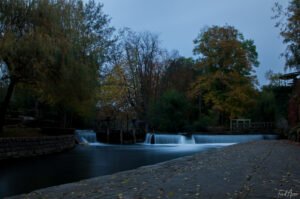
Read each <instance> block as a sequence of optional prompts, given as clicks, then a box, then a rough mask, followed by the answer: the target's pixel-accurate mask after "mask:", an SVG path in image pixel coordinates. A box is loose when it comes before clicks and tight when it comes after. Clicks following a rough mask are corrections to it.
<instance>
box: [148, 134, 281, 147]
mask: <svg viewBox="0 0 300 199" xmlns="http://www.w3.org/2000/svg"><path fill="white" fill-rule="evenodd" d="M277 138H278V136H277V135H271V134H269V135H262V134H257V135H199V134H191V135H181V134H153V133H147V134H146V139H145V142H144V143H145V144H211V143H243V142H250V141H258V140H275V139H277Z"/></svg>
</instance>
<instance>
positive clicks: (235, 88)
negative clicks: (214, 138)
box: [191, 26, 259, 125]
mask: <svg viewBox="0 0 300 199" xmlns="http://www.w3.org/2000/svg"><path fill="white" fill-rule="evenodd" d="M194 43H195V48H194V54H195V55H199V59H198V67H199V69H200V70H201V73H202V75H200V76H199V77H198V78H197V80H196V81H195V84H194V87H193V89H192V92H191V94H192V95H194V96H198V97H199V96H200V97H201V98H202V100H203V101H204V103H205V104H206V106H211V108H212V109H213V110H215V111H217V112H219V115H220V117H219V120H220V121H219V123H220V124H222V125H224V123H225V121H226V119H229V118H235V117H240V116H243V115H244V114H245V113H246V111H247V110H248V109H249V108H250V107H251V106H252V105H253V103H254V97H255V95H256V90H255V82H256V77H255V76H253V74H252V72H253V67H254V66H258V65H259V63H258V61H257V56H258V55H257V52H256V47H255V45H254V42H253V41H252V40H245V39H244V37H243V35H242V34H241V33H240V32H239V31H238V30H236V29H235V28H234V27H232V26H223V27H219V26H212V27H209V28H207V29H205V30H204V31H202V32H201V33H200V34H199V36H198V37H197V38H196V39H195V41H194Z"/></svg>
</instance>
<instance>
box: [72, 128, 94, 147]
mask: <svg viewBox="0 0 300 199" xmlns="http://www.w3.org/2000/svg"><path fill="white" fill-rule="evenodd" d="M75 136H76V138H77V141H78V142H79V144H88V145H92V144H97V143H99V142H98V141H97V135H96V132H95V131H92V130H76V131H75Z"/></svg>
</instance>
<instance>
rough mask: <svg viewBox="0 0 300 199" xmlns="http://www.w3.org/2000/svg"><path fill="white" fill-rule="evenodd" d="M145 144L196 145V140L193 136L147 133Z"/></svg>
mask: <svg viewBox="0 0 300 199" xmlns="http://www.w3.org/2000/svg"><path fill="white" fill-rule="evenodd" d="M153 136H154V138H153ZM145 144H195V139H194V137H193V136H192V135H190V136H188V135H187V136H186V135H177V134H151V133H147V134H146V139H145Z"/></svg>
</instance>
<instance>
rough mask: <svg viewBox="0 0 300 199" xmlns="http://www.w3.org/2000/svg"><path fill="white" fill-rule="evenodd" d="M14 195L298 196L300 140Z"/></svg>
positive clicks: (136, 198)
mask: <svg viewBox="0 0 300 199" xmlns="http://www.w3.org/2000/svg"><path fill="white" fill-rule="evenodd" d="M24 183H26V182H24ZM11 198H15V199H17V198H43V199H48V198H61V199H63V198H64V199H65V198H70V199H72V198H92V199H96V198H99V199H106V198H107V199H121V198H122V199H143V198H149V199H154V198H178V199H184V198H188V199H190V198H204V199H208V198H295V199H296V198H300V144H299V143H294V142H290V141H259V142H251V143H245V144H239V145H233V146H230V147H226V148H223V149H217V150H211V151H207V152H202V153H199V154H196V155H193V156H188V157H183V158H179V159H175V160H171V161H168V162H163V163H160V164H156V165H152V166H146V167H141V168H138V169H136V170H131V171H125V172H120V173H116V174H113V175H108V176H102V177H97V178H92V179H88V180H83V181H80V182H75V183H70V184H65V185H61V186H56V187H50V188H46V189H41V190H37V191H34V192H32V193H29V194H26V195H19V196H15V197H11Z"/></svg>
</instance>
